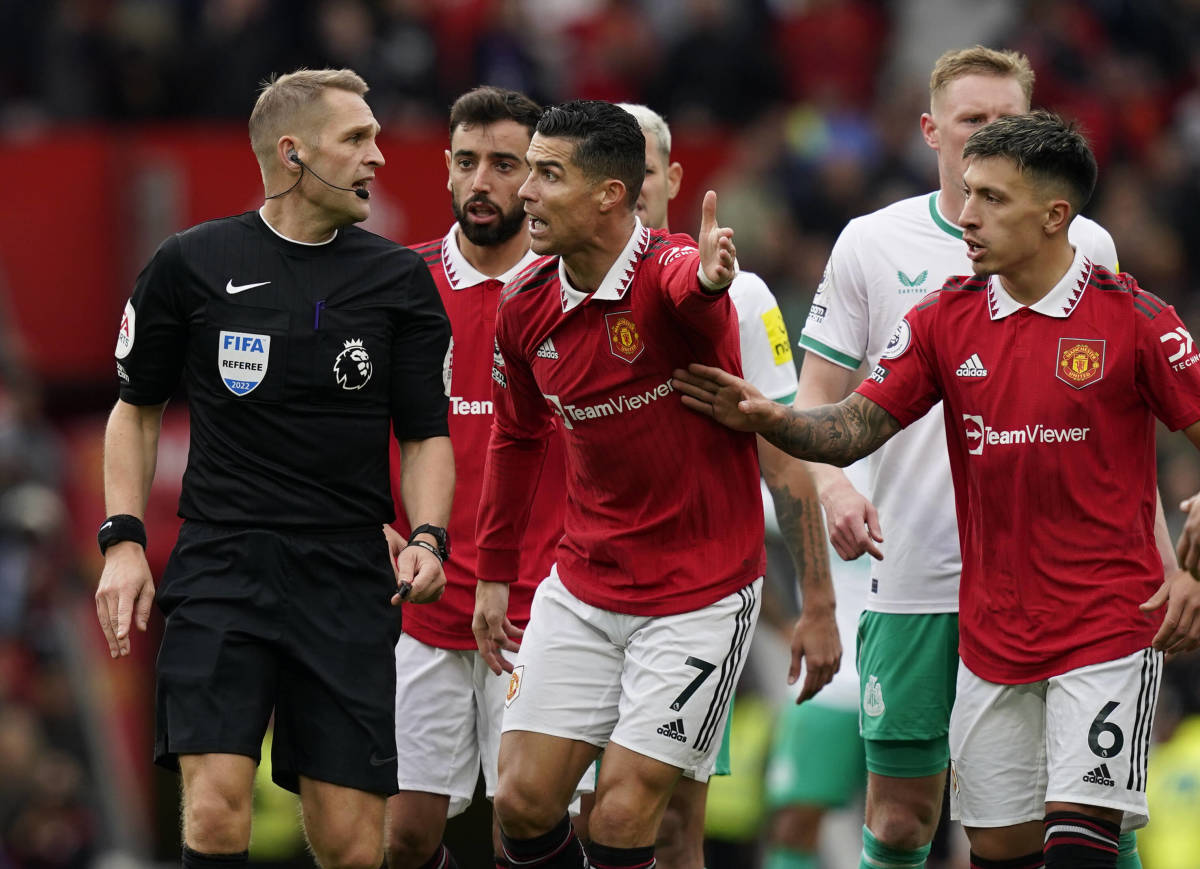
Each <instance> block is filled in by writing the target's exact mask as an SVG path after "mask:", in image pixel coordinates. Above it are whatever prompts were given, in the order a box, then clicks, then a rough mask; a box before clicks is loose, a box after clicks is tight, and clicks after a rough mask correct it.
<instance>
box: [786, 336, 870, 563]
mask: <svg viewBox="0 0 1200 869" xmlns="http://www.w3.org/2000/svg"><path fill="white" fill-rule="evenodd" d="M860 380H862V375H861V373H860V372H858V371H852V370H851V369H849V368H845V367H843V366H841V365H837V364H835V363H833V362H830V361H829V360H828V359H825V358H824V357H822V356H819V355H817V354H816V353H814V352H812V351H809V352H808V353H805V354H804V364H803V365H802V366H801V368H800V379H799V382H798V383H797V385H796V399H795V401H793V402H792V406H793V407H796V408H799V409H801V410H804V409H807V408H810V407H820V406H821V405H824V404H836V403H837V402H839V401H841V400H842V399H843V398H845V397H846V396H847V395H849V394H850V393H851V392H853V391H854V387H855V385H856V384H857V383H858V382H859V381H860ZM807 467H808V470H809V473H811V474H812V480H813V484H814V485H815V486H816V487H817V495H818V497H819V498H820V499H821V506H822V507H823V508H825V522H826V524H827V525H828V526H829V542H830V543H832V544H833V548H834V550H835V551H836V552H837V554H838V555H839V556H840V557H841V558H842V559H843V560H845V561H853V560H854V559H856V558H858V557H859V556H860V555H862V554H863V553H864V552H866V553H869V554H870V555H871V557H872V558H876V559H880V560H882V559H883V551H882V550H881V549H880V548H879V544H880V543H882V542H883V529H882V528H881V527H880V525H879V513H878V512H877V511H876V509H875V505H874V504H872V503H871V502H870V501H869V500H868V499H867V498H865V497H864V496H863V495H862V493H860V492H859V491H858V490H857V489H855V488H854V486H853V484H852V483H851V482H850V480H849V479H847V477H846V474H845V472H844V471H842V469H841V468H835V467H833V466H832V465H826V464H821V463H819V462H809V463H807Z"/></svg>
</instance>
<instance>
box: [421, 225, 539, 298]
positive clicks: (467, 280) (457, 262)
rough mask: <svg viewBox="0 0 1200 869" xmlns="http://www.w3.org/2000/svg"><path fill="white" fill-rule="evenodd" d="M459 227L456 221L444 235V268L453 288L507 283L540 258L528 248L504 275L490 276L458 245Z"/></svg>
mask: <svg viewBox="0 0 1200 869" xmlns="http://www.w3.org/2000/svg"><path fill="white" fill-rule="evenodd" d="M458 228H459V227H458V222H457V221H455V223H454V224H453V225H452V226H451V227H450V231H449V232H447V233H446V234H445V236H443V237H442V270H443V271H445V273H446V282H447V283H449V284H450V289H452V290H465V289H467V288H468V287H474V286H477V285H479V284H482V283H483V282H484V281H493V280H494V281H500V283H502V284H507V283H508V282H509V281H511V280H512V279H513V278H515V277H516V276H517V275H518V274H520V273H521V272H522V271H524V269H525V267H526V266H528V265H529V264H530V263H531V262H533V261H534V260H535V259H537V258H538V255H537V254H535V253H534V252H533V251H532V250H527V251H525V256H523V257H521V260H520V262H518V263H517V264H516V265H515V266H513V267H512V268H511V269H509V270H508V271H506V272H505V273H504V274H502V275H497V276H496V277H494V278H490V277H488V276H487V275H485V274H484V273H483V272H481V271H479V269H477V268H475V266H473V265H471V263H470V262H468V261H467V258H466V257H465V256H464V255H463V252H462V248H460V247H459V246H458Z"/></svg>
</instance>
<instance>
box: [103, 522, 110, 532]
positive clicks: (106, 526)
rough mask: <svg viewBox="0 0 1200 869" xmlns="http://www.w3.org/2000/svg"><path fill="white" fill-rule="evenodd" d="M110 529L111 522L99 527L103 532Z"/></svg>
mask: <svg viewBox="0 0 1200 869" xmlns="http://www.w3.org/2000/svg"><path fill="white" fill-rule="evenodd" d="M111 527H112V523H111V522H105V523H104V524H103V525H101V526H100V530H101V531H103V530H104V529H105V528H111Z"/></svg>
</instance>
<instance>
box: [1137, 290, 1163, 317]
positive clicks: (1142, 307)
mask: <svg viewBox="0 0 1200 869" xmlns="http://www.w3.org/2000/svg"><path fill="white" fill-rule="evenodd" d="M1143 295H1144V294H1142V293H1138V294H1137V295H1136V296H1134V297H1133V306H1134V307H1135V308H1137V309H1138V310H1139V311H1141V312H1142V313H1143V314H1145V315H1146V318H1147V319H1148V320H1153V319H1154V318H1155V317H1157V316H1158V311H1159V310H1161V308H1160V309H1158V310H1156V309H1154V308H1152V307H1151V306H1150V305H1148V304H1146V302H1145V301H1144V300H1143V298H1142V297H1143Z"/></svg>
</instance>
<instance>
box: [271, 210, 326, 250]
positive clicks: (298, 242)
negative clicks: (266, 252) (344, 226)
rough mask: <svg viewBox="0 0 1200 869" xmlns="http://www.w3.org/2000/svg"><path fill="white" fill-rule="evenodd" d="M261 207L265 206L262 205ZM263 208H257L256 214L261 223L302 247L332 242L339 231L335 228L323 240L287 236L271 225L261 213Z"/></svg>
mask: <svg viewBox="0 0 1200 869" xmlns="http://www.w3.org/2000/svg"><path fill="white" fill-rule="evenodd" d="M263 208H266V206H265V205H264V206H263ZM263 208H260V209H258V216H259V219H261V220H262V222H263V225H264V226H266V228H267V229H269V230H271V232H273V233H275V235H277V236H278V237H279V238H282V239H283V240H284V241H286V242H287V243H288V244H298V245H300V246H302V247H324V246H325V245H327V244H332V243H333V240H334V239H335V238H337V237H338V233H339V232H341V230H340V229H335V230H334V231H333V235H331V236H329V238H327V239H325V240H324V241H297V240H296V239H294V238H288V237H287V236H286V235H284V234H283V233H282V232H280V231H279V230H278V229H276V228H275V227H273V226H271V221H269V220H267V216H266V215H265V214H263Z"/></svg>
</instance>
